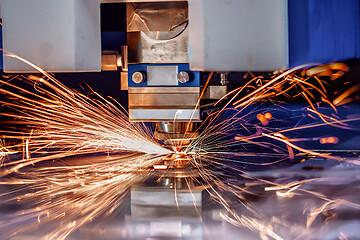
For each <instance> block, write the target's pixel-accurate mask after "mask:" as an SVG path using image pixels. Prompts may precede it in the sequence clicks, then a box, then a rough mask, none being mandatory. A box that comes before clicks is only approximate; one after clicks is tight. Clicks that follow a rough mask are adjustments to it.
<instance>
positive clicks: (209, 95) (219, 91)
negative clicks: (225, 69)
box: [204, 86, 227, 99]
mask: <svg viewBox="0 0 360 240" xmlns="http://www.w3.org/2000/svg"><path fill="white" fill-rule="evenodd" d="M226 93H227V86H209V87H208V88H207V89H206V91H205V93H204V99H220V98H222V97H223V96H224V95H225V94H226Z"/></svg>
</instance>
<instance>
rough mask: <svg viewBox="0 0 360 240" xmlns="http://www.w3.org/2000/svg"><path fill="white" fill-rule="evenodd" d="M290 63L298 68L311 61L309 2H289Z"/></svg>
mask: <svg viewBox="0 0 360 240" xmlns="http://www.w3.org/2000/svg"><path fill="white" fill-rule="evenodd" d="M288 9H289V62H290V66H291V67H293V66H296V65H300V64H303V63H306V62H308V61H309V38H310V37H309V12H308V9H309V0H289V3H288Z"/></svg>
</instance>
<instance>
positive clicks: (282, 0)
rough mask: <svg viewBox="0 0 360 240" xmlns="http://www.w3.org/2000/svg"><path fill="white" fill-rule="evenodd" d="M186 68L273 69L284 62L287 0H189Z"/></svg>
mask: <svg viewBox="0 0 360 240" xmlns="http://www.w3.org/2000/svg"><path fill="white" fill-rule="evenodd" d="M188 3H189V50H190V53H189V55H190V59H189V62H190V68H191V69H192V70H199V71H217V72H227V71H229V72H231V71H273V70H275V69H281V68H286V67H287V66H288V22H287V16H288V13H287V1H286V0H226V1H224V0H189V1H188Z"/></svg>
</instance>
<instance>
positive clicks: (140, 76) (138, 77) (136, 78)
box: [131, 72, 145, 83]
mask: <svg viewBox="0 0 360 240" xmlns="http://www.w3.org/2000/svg"><path fill="white" fill-rule="evenodd" d="M131 79H132V80H133V82H134V83H142V82H144V81H145V74H144V73H142V72H134V73H133V75H132V77H131Z"/></svg>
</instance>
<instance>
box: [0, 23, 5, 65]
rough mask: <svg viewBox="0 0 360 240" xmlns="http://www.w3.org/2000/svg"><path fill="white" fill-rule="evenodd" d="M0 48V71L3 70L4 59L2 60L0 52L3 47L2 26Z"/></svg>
mask: <svg viewBox="0 0 360 240" xmlns="http://www.w3.org/2000/svg"><path fill="white" fill-rule="evenodd" d="M0 46H1V49H0V70H3V69H4V63H3V61H4V59H3V51H2V47H3V44H2V26H0Z"/></svg>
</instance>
